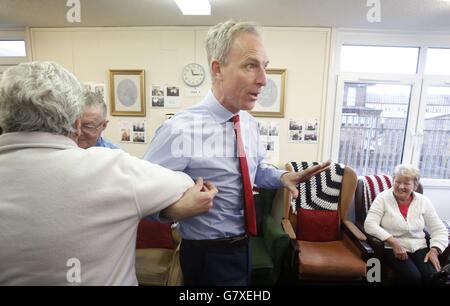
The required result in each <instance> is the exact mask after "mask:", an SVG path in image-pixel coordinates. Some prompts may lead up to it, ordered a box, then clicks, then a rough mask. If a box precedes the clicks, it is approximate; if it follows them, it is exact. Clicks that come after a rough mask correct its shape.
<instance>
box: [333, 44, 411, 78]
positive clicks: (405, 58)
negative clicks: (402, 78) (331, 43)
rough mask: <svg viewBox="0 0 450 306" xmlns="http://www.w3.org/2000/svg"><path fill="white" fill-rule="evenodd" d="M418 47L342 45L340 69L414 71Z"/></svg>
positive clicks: (369, 71) (388, 71) (381, 71)
mask: <svg viewBox="0 0 450 306" xmlns="http://www.w3.org/2000/svg"><path fill="white" fill-rule="evenodd" d="M418 56H419V48H398V47H377V46H342V49H341V61H340V63H341V71H347V72H367V73H406V74H411V73H416V70H417V58H418Z"/></svg>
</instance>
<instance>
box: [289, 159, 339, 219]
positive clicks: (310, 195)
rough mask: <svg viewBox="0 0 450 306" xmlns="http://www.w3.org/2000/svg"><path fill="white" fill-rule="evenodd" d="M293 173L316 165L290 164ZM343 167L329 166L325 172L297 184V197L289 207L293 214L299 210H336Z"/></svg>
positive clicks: (334, 164) (310, 163)
mask: <svg viewBox="0 0 450 306" xmlns="http://www.w3.org/2000/svg"><path fill="white" fill-rule="evenodd" d="M290 164H291V166H292V168H293V169H294V171H295V172H299V171H302V170H305V169H306V168H308V167H311V166H313V165H317V164H318V163H316V162H301V163H296V162H290ZM344 167H345V166H344V165H342V164H336V163H333V164H331V167H330V169H329V170H327V171H323V172H321V173H319V174H316V175H315V176H314V177H312V178H311V179H310V180H308V181H307V182H304V183H300V184H297V189H298V191H299V196H298V197H297V198H296V199H292V202H291V207H292V211H293V213H294V214H297V210H298V209H299V208H303V209H309V210H334V211H335V210H337V209H338V203H339V195H340V192H341V186H342V176H343V175H344Z"/></svg>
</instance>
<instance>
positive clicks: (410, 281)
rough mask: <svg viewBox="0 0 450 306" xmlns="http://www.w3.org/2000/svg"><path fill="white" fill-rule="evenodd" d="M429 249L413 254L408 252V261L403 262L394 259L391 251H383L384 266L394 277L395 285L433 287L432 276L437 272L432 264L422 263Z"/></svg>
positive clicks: (434, 282)
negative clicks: (392, 272) (386, 266)
mask: <svg viewBox="0 0 450 306" xmlns="http://www.w3.org/2000/svg"><path fill="white" fill-rule="evenodd" d="M429 250H430V249H429V248H425V249H421V250H418V251H416V252H414V253H409V252H408V259H407V260H405V261H403V260H399V259H397V258H395V256H394V251H393V250H392V249H384V264H387V265H388V266H389V267H390V268H391V269H392V270H393V271H394V274H395V277H396V284H400V285H435V284H437V283H436V281H435V280H433V278H432V276H433V275H434V274H435V273H436V272H437V271H436V269H435V268H434V266H433V264H432V263H431V262H430V261H429V260H428V262H423V260H424V258H425V255H426V254H427V253H428V251H429Z"/></svg>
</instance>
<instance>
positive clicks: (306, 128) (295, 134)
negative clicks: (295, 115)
mask: <svg viewBox="0 0 450 306" xmlns="http://www.w3.org/2000/svg"><path fill="white" fill-rule="evenodd" d="M288 137H289V139H288V142H294V143H295V142H296V143H318V142H319V139H318V138H319V121H318V120H317V119H314V120H292V119H291V120H289V132H288Z"/></svg>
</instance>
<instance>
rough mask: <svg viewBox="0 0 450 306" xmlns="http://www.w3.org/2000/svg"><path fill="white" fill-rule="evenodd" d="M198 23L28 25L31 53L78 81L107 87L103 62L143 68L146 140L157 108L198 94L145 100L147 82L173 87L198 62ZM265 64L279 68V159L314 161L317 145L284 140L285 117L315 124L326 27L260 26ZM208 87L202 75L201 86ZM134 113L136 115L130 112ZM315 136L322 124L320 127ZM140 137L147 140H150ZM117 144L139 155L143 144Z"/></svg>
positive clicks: (201, 58)
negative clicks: (160, 102)
mask: <svg viewBox="0 0 450 306" xmlns="http://www.w3.org/2000/svg"><path fill="white" fill-rule="evenodd" d="M206 31H207V28H204V27H145V28H75V29H74V28H70V29H68V28H58V29H48V28H32V29H30V40H31V46H32V57H33V59H34V60H53V61H56V62H59V63H61V64H62V65H63V66H65V67H66V68H68V69H69V70H71V71H72V72H74V73H75V74H76V75H77V77H78V78H79V79H80V80H82V81H94V82H104V83H105V84H106V85H107V91H108V79H109V76H108V69H145V73H146V96H147V116H146V120H147V124H148V127H149V138H150V139H151V138H152V136H153V133H154V131H155V130H156V128H157V127H158V126H159V125H160V124H161V123H162V122H163V121H164V119H165V116H164V114H165V113H168V112H178V111H180V110H182V109H185V108H187V107H189V106H191V105H193V104H194V103H196V102H197V101H199V100H200V98H192V97H184V96H182V108H181V109H175V110H174V109H155V108H152V107H151V102H150V101H151V99H150V98H151V91H150V89H151V85H165V84H173V85H179V86H181V88H182V90H181V92H182V94H183V89H184V86H183V83H182V80H181V69H182V67H183V66H184V65H186V64H187V63H190V62H194V61H195V62H198V63H200V64H202V65H203V66H204V67H207V63H206V51H205V48H204V39H205V35H206ZM264 32H265V34H264V35H265V40H266V47H267V52H268V55H269V58H270V64H269V68H285V69H287V79H286V81H287V82H286V96H285V103H286V111H285V118H280V119H275V118H270V120H273V121H279V122H280V125H281V130H280V158H279V161H280V162H279V166H283V165H284V164H285V163H286V162H288V161H289V160H307V161H308V160H317V159H318V158H319V156H320V155H319V153H320V150H321V147H322V143H321V142H320V140H321V139H322V137H320V139H319V144H291V143H288V142H287V139H288V120H289V118H292V119H318V120H321V126H322V125H323V117H324V116H323V113H324V110H325V92H326V88H327V86H326V80H327V71H328V58H329V51H330V34H331V31H330V29H326V28H265V31H264ZM209 87H210V79H209V75H208V78H207V80H206V82H205V83H204V85H203V86H202V87H201V89H202V91H204V92H205V93H206V91H207V90H208V89H209ZM134 118H137V117H117V116H114V117H112V116H109V118H108V119H109V120H110V124H109V127H108V129H107V130H106V131H105V137H106V138H109V139H110V140H112V141H113V142H119V139H120V138H119V128H118V126H119V121H120V120H121V119H134ZM137 119H138V118H137ZM320 133H321V135H322V129H321V130H320ZM150 139H148V140H150ZM119 145H120V146H121V147H122V148H123V149H124V150H126V151H128V152H130V153H131V154H134V155H136V156H138V157H141V156H142V155H143V154H144V153H145V151H146V149H147V146H148V144H145V145H143V144H124V143H119Z"/></svg>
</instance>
